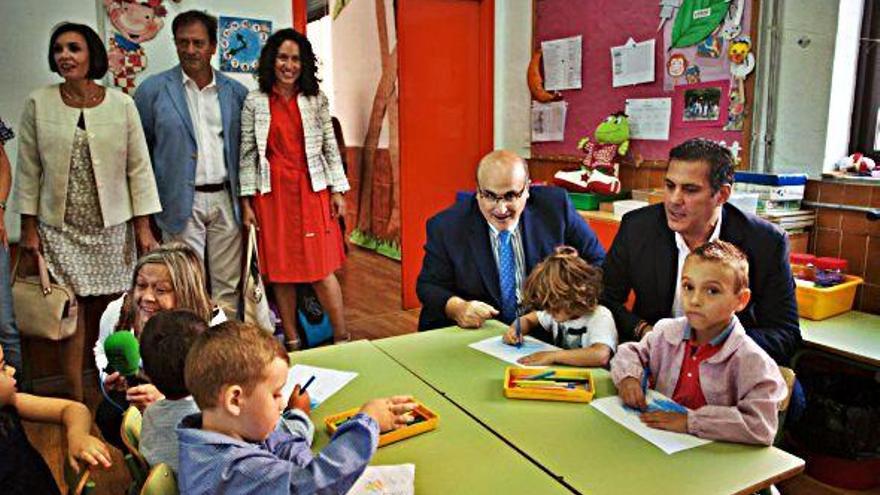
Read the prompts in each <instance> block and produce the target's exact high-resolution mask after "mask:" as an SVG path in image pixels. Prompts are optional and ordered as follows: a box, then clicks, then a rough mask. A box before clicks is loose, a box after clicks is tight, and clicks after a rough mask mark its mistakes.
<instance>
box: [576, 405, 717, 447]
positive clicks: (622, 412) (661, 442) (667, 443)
mask: <svg viewBox="0 0 880 495" xmlns="http://www.w3.org/2000/svg"><path fill="white" fill-rule="evenodd" d="M646 399H647V402H648V409H649V410H652V409H654V410H657V409H660V410H668V409H669V406H668V405H665V404H667V403H668V402H671V401H670V399H669V398H668V397H666V396H664V395H663V394H661V393H660V392H657V391H656V390H648V397H647V398H646ZM590 405H592V406H593V407H595V408H596V409H598V410H599V411H601V412H602V413H603V414H605V415H606V416H608V417H609V418H611V419H613V420H614V421H615V422H617V423H619V424H621V425H623V426H625V427H626V428H627V429H629V430H630V431H632V432H633V433H635V434H636V435H638V436H640V437H642V438H644V439H645V440H647V441H649V442H651V443H652V444H654V445H656V446H657V447H659V448H660V449H661V450H663V452H666V453H667V454H674V453H676V452H680V451H682V450H687V449H691V448H694V447H699V446H700V445H705V444H707V443H710V442H711V440H705V439H703V438H698V437H695V436H693V435H688V434H686V433H676V432H673V431H666V430H658V429H656V428H650V427H648V426H645V424H644V423H642V420H641V419H639V411H637V410H634V409H630V408H628V407H626V406H624V405H623V401H621V400H620V397H618V396H616V395H615V396H613V397H603V398H601V399H596V400H594V401H593V402H592V403H590ZM678 407H681V406H678Z"/></svg>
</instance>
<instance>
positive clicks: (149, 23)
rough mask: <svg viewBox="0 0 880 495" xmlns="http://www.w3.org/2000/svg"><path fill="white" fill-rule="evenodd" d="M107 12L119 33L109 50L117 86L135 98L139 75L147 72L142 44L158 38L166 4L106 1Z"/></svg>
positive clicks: (135, 0) (113, 39)
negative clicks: (132, 94) (145, 70)
mask: <svg viewBox="0 0 880 495" xmlns="http://www.w3.org/2000/svg"><path fill="white" fill-rule="evenodd" d="M104 8H105V9H106V10H107V15H108V16H109V17H110V23H111V24H113V27H114V28H115V30H116V32H115V33H113V37H112V38H110V43H109V46H108V50H107V59H108V61H109V64H110V73H111V74H112V75H113V84H114V85H115V86H116V87H118V88H120V89H121V90H122V91H124V92H125V93H128V94H131V93H133V92H134V87H135V77H136V76H137V74H138V72H141V71H143V70H144V69H146V68H147V54H146V52H144V49H143V47H142V46H141V43H143V42H145V41H149V40H151V39H153V38H155V37H156V34H158V33H159V31H160V30H161V29H162V26H163V25H164V23H165V21H164V20H163V19H162V18H163V17H165V15H166V14H167V13H168V11H167V10H166V9H165V7H164V6H163V5H162V0H145V1H137V0H104Z"/></svg>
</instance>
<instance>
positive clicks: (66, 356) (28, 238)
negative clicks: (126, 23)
mask: <svg viewBox="0 0 880 495" xmlns="http://www.w3.org/2000/svg"><path fill="white" fill-rule="evenodd" d="M49 68H50V69H51V70H52V72H55V73H57V74H58V75H59V76H61V77H63V78H64V82H62V83H61V84H53V85H50V86H46V87H43V88H40V89H37V90H36V91H34V92H33V93H31V94H30V96H28V99H27V101H26V102H25V108H24V113H23V115H22V118H21V127H20V130H19V134H20V136H19V148H18V176H17V178H16V184H15V187H16V207H17V210H18V212H19V213H20V214H21V242H20V243H19V244H20V247H21V248H22V249H24V250H25V251H26V252H29V253H31V254H33V255H34V256H36V257H38V258H39V257H44V258H45V261H46V265H47V267H48V269H49V272H50V273H51V275H52V276H53V277H54V278H55V280H57V281H58V282H59V283H61V284H63V285H66V286H67V287H69V288H71V289H72V290H73V292H74V293H75V294H76V296H77V300H78V301H79V302H81V303H82V302H85V298H86V297H89V298H91V296H104V295H109V294H118V293H120V292H122V291H124V290H125V289H126V288H128V282H129V277H131V273H132V270H133V269H134V264H135V261H136V260H137V251H136V248H138V249H140V250H142V251H149V250H150V249H152V248H153V247H155V246H157V243H156V240H155V238H154V237H153V235H152V233H151V232H150V225H149V219H148V215H150V214H152V213H156V212H158V211H160V210H161V206H160V204H159V195H158V193H157V191H156V182H155V179H154V178H153V171H152V167H151V166H150V155H149V153H148V151H147V143H146V140H145V139H144V132H143V129H142V128H141V121H140V117H138V113H137V109H136V108H135V106H134V101H132V99H131V98H130V97H128V96H127V95H125V94H123V93H121V92H119V91H116V90H111V89H107V88H104V87H103V86H99V85H98V84H96V83H95V81H94V80H95V79H100V78H102V77H104V74H105V73H106V72H107V52H106V51H105V49H104V45H103V44H102V43H101V39H100V38H99V37H98V35H97V34H96V33H95V32H94V31H93V30H92V29H91V28H90V27H88V26H84V25H82V24H72V23H64V24H61V25H60V26H58V27H57V28H56V29H55V30H54V31H53V32H52V37H51V38H50V40H49ZM89 300H93V299H89ZM85 313H86V312H85V311H82V310H80V311H79V312H78V315H79V320H78V321H77V330H76V333H75V334H74V335H73V336H72V337H71V338H69V339H67V340H66V341H64V342H63V344H62V354H63V356H62V358H63V363H62V366H63V369H64V373H65V375H66V376H67V378H68V380H69V382H70V385H71V387H70V391H71V396H72V397H73V398H74V399H76V400H82V360H83V345H84V342H85Z"/></svg>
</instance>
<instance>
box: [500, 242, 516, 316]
mask: <svg viewBox="0 0 880 495" xmlns="http://www.w3.org/2000/svg"><path fill="white" fill-rule="evenodd" d="M498 285H499V286H500V288H501V321H503V322H505V323H509V322H511V321H513V319H514V318H516V260H515V259H514V257H513V241H512V239H511V238H510V231H507V230H502V231H501V232H499V233H498Z"/></svg>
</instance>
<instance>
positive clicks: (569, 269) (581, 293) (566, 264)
mask: <svg viewBox="0 0 880 495" xmlns="http://www.w3.org/2000/svg"><path fill="white" fill-rule="evenodd" d="M600 294H602V269H601V268H597V267H595V266H591V265H590V264H589V263H587V262H586V261H585V260H584V259H583V258H581V257H580V254H579V253H578V252H577V249H575V248H573V247H570V246H559V247H557V248H556V252H555V253H553V254H551V255H550V256H548V257H547V258H545V259H544V260H543V261H541V262H540V263H538V264H537V265H536V266H535V268H534V269H532V273H531V274H529V277H528V278H527V279H526V283H525V284H524V288H523V302H524V304H525V305H526V306H527V307H529V308H533V309H539V310H544V311H559V310H563V311H565V312H567V313H569V314H572V315H578V316H583V315H585V314H588V313H590V312H592V311H593V310H594V309H595V308H596V306H597V305H598V304H599V295H600Z"/></svg>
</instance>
